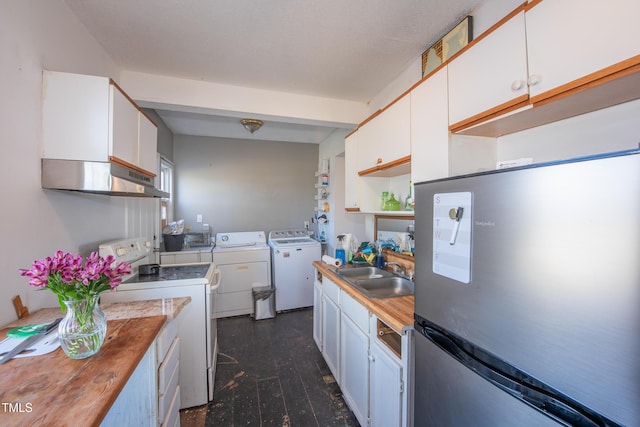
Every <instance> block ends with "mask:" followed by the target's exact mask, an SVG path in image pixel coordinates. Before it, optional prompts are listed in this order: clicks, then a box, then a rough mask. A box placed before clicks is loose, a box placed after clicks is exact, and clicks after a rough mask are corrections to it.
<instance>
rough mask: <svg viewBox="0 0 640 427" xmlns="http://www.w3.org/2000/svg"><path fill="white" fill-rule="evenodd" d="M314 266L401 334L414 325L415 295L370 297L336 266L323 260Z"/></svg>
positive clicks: (315, 262)
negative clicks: (340, 273) (345, 278)
mask: <svg viewBox="0 0 640 427" xmlns="http://www.w3.org/2000/svg"><path fill="white" fill-rule="evenodd" d="M313 266H314V267H316V268H317V269H318V271H319V272H320V273H322V275H323V276H327V277H328V278H329V279H330V280H331V281H332V282H334V283H335V284H336V285H338V286H339V287H340V288H341V289H342V290H343V291H345V292H346V293H347V294H349V296H351V297H352V298H353V299H355V300H356V301H358V302H359V303H360V304H362V305H363V306H365V307H366V308H367V309H368V310H369V311H370V312H371V313H373V314H375V315H376V316H377V317H378V319H380V320H382V321H383V322H384V323H386V324H387V325H388V326H389V327H390V328H391V329H393V330H394V331H396V332H397V333H399V334H401V333H402V329H403V328H405V327H407V326H413V309H414V301H415V300H414V297H413V296H405V297H394V298H381V299H374V298H369V297H367V296H366V295H364V294H363V293H361V292H360V291H358V290H357V289H355V288H354V287H353V286H351V285H350V284H348V283H347V282H346V281H345V280H344V279H343V278H342V277H340V276H338V274H337V273H336V272H335V269H336V267H335V266H332V265H329V264H326V263H324V262H322V261H314V262H313Z"/></svg>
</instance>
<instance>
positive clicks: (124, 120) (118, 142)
mask: <svg viewBox="0 0 640 427" xmlns="http://www.w3.org/2000/svg"><path fill="white" fill-rule="evenodd" d="M109 92H110V94H109V95H110V97H111V99H110V106H111V108H110V110H111V111H110V114H109V121H110V122H109V125H110V126H109V129H110V130H111V135H110V137H109V154H110V155H111V156H113V157H117V158H118V159H120V160H124V161H125V162H127V163H130V164H132V165H135V164H137V163H138V109H137V108H136V106H135V105H133V104H132V103H131V101H129V99H128V98H127V97H126V95H125V94H124V93H122V92H121V91H120V89H119V88H117V87H116V86H114V85H109Z"/></svg>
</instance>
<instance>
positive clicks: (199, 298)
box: [99, 238, 220, 408]
mask: <svg viewBox="0 0 640 427" xmlns="http://www.w3.org/2000/svg"><path fill="white" fill-rule="evenodd" d="M151 250H152V246H151V244H150V243H149V242H148V241H147V240H146V239H144V238H132V239H124V240H117V241H113V242H108V243H105V244H102V245H100V247H99V253H100V255H101V256H102V257H105V256H107V255H113V256H114V257H115V258H116V263H118V262H123V261H124V262H128V263H130V264H131V266H132V274H131V275H129V276H127V277H125V278H124V280H123V283H122V284H121V285H120V286H118V287H117V288H116V290H115V291H112V292H104V293H103V294H102V297H101V300H102V301H104V302H107V303H113V302H128V301H140V300H153V299H163V298H179V297H191V303H190V304H189V305H188V306H187V307H186V308H185V309H184V310H183V311H182V313H180V315H179V316H178V318H177V321H178V336H179V338H180V364H179V385H180V397H181V405H180V408H190V407H193V406H199V405H204V404H206V403H207V402H208V401H211V400H213V385H214V379H215V368H216V356H217V353H218V340H217V322H216V319H215V318H214V317H213V299H214V293H215V290H216V288H217V287H218V286H219V284H220V272H219V270H218V269H217V268H216V267H215V265H214V264H213V263H193V264H174V265H162V266H158V267H157V271H158V272H157V274H150V275H141V274H139V266H140V265H144V264H147V263H148V261H149V255H150V253H151Z"/></svg>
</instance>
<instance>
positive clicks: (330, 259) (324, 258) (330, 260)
mask: <svg viewBox="0 0 640 427" xmlns="http://www.w3.org/2000/svg"><path fill="white" fill-rule="evenodd" d="M322 261H324V262H325V264H329V265H335V266H336V267H340V266H341V265H342V260H341V259H338V258H334V257H330V256H329V255H322Z"/></svg>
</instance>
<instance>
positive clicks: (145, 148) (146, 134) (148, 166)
mask: <svg viewBox="0 0 640 427" xmlns="http://www.w3.org/2000/svg"><path fill="white" fill-rule="evenodd" d="M138 120H139V124H138V166H140V167H141V168H142V169H144V170H146V171H149V172H151V173H152V174H154V175H157V174H158V161H157V158H156V154H157V151H158V128H157V127H156V125H155V124H154V123H153V122H152V121H151V120H149V119H148V118H147V116H145V115H144V114H142V113H141V112H138Z"/></svg>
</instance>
